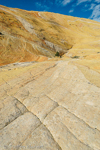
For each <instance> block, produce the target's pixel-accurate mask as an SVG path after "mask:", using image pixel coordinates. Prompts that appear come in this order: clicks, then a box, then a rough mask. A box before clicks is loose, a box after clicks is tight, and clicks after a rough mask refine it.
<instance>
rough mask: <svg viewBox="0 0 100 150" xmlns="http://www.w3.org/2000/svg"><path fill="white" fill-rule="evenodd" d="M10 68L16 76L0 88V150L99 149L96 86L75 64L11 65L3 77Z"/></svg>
mask: <svg viewBox="0 0 100 150" xmlns="http://www.w3.org/2000/svg"><path fill="white" fill-rule="evenodd" d="M9 67H10V69H11V70H9V74H8V75H9V76H11V75H12V72H15V71H16V70H17V74H16V75H15V76H13V79H12V78H7V79H6V83H4V81H3V80H2V82H1V86H0V89H2V91H1V94H2V93H3V91H4V94H3V95H2V98H1V105H0V106H1V108H0V114H1V116H2V117H1V118H0V122H1V131H0V132H1V133H0V145H1V150H6V149H10V150H11V149H16V150H18V149H20V150H22V149H27V150H30V149H35V150H37V149H43V150H47V149H50V150H51V149H52V150H54V149H55V150H61V149H62V150H69V149H71V150H99V149H100V87H97V86H96V85H95V84H93V83H91V81H89V80H87V79H86V78H85V76H84V74H83V73H82V72H81V70H80V69H79V67H77V64H76V63H75V64H73V62H71V61H68V60H66V61H65V60H61V61H48V62H42V63H30V64H28V63H26V64H25V65H24V67H23V68H22V69H20V65H19V64H18V65H16V66H15V65H13V64H12V65H8V67H7V66H6V68H5V70H4V72H5V74H6V73H7V72H8V69H9ZM15 68H16V69H15ZM23 69H24V72H23ZM90 71H91V70H90ZM2 72H3V67H2ZM18 72H19V74H18ZM88 72H89V69H88ZM26 76H27V78H26ZM15 83H16V85H15ZM22 83H23V84H22ZM17 84H18V85H17ZM5 91H6V92H5Z"/></svg>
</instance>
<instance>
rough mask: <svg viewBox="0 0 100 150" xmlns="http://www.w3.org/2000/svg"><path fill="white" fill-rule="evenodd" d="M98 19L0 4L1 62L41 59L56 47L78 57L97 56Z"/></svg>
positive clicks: (1, 63) (49, 56) (54, 51)
mask: <svg viewBox="0 0 100 150" xmlns="http://www.w3.org/2000/svg"><path fill="white" fill-rule="evenodd" d="M99 40H100V23H98V22H95V21H92V20H87V19H81V18H75V17H71V16H65V15H60V14H54V13H49V12H34V11H25V10H20V9H13V8H7V7H4V6H0V65H5V64H9V63H15V62H25V61H44V60H47V59H48V58H51V57H54V56H55V53H56V52H57V51H58V52H60V54H61V55H63V54H65V53H67V54H66V55H67V56H68V57H73V56H76V55H77V56H78V57H80V59H88V60H89V59H99V58H100V44H99V42H100V41H99Z"/></svg>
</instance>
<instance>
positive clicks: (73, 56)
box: [71, 56, 79, 58]
mask: <svg viewBox="0 0 100 150" xmlns="http://www.w3.org/2000/svg"><path fill="white" fill-rule="evenodd" d="M71 58H79V56H73V57H71Z"/></svg>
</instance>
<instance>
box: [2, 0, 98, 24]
mask: <svg viewBox="0 0 100 150" xmlns="http://www.w3.org/2000/svg"><path fill="white" fill-rule="evenodd" d="M0 5H4V6H7V7H12V8H20V9H25V10H33V11H48V12H54V13H60V14H64V15H69V16H75V17H80V18H89V19H92V20H96V21H99V22H100V0H0Z"/></svg>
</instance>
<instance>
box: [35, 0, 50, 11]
mask: <svg viewBox="0 0 100 150" xmlns="http://www.w3.org/2000/svg"><path fill="white" fill-rule="evenodd" d="M35 5H36V7H37V8H38V9H42V10H43V11H47V10H48V9H49V7H48V6H46V5H42V4H41V3H39V2H36V3H35Z"/></svg>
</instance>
